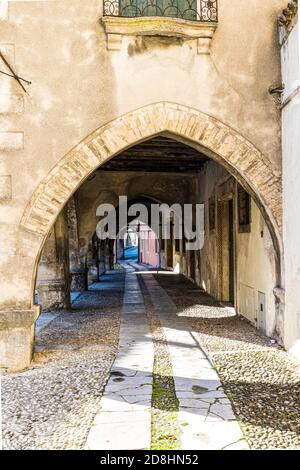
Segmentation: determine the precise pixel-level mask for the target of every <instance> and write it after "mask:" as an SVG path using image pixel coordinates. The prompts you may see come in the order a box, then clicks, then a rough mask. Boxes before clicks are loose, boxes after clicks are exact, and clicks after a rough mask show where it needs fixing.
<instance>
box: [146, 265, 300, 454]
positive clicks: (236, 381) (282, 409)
mask: <svg viewBox="0 0 300 470" xmlns="http://www.w3.org/2000/svg"><path fill="white" fill-rule="evenodd" d="M155 278H156V279H157V281H158V282H159V283H160V285H161V286H162V287H163V288H164V289H165V290H166V292H167V293H168V294H169V296H170V297H171V298H172V299H173V301H174V303H175V304H176V306H177V308H178V314H179V315H180V316H181V317H183V318H185V320H186V321H187V322H189V324H190V328H191V329H192V330H193V331H194V332H195V334H196V337H197V340H198V341H199V343H200V345H201V347H202V348H204V350H205V351H206V352H207V353H208V354H209V356H210V357H211V359H212V360H213V362H214V365H215V366H216V369H217V371H218V374H219V376H220V379H221V382H222V384H223V387H224V389H225V392H226V394H227V396H229V397H230V399H231V403H232V405H233V410H234V412H235V415H236V417H237V419H238V420H239V423H240V425H241V428H242V430H243V432H244V435H245V437H246V439H247V441H248V443H249V444H250V446H251V448H252V449H280V448H283V449H293V448H297V449H299V448H300V373H299V366H298V365H297V364H296V362H295V361H294V359H293V358H292V357H291V356H290V355H289V354H288V353H287V352H285V351H284V350H283V349H281V348H280V347H279V346H277V345H276V344H272V342H271V341H270V339H269V338H267V337H266V336H264V335H263V334H261V333H260V332H259V331H258V330H257V329H256V328H254V327H253V326H252V325H251V324H250V323H248V322H247V321H246V320H243V319H242V318H241V317H236V316H232V313H231V312H230V311H229V310H228V309H226V308H224V307H222V306H221V305H220V304H218V303H217V302H214V301H213V299H212V298H211V297H210V296H208V295H207V294H205V293H204V292H202V291H201V290H199V289H198V288H197V287H196V286H195V285H194V284H193V283H192V282H190V281H188V280H187V279H185V278H184V277H183V276H180V275H172V274H169V275H168V274H161V275H157V276H155Z"/></svg>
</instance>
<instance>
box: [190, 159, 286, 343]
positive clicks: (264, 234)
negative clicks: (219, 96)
mask: <svg viewBox="0 0 300 470" xmlns="http://www.w3.org/2000/svg"><path fill="white" fill-rule="evenodd" d="M228 178H229V175H228V174H226V172H225V170H224V169H223V168H221V167H220V166H219V165H216V164H215V163H214V162H210V163H208V164H207V166H206V168H205V170H204V171H203V172H202V173H201V175H200V184H199V188H200V193H199V200H200V201H201V202H204V203H205V209H206V210H205V243H204V247H203V249H202V250H201V252H200V260H201V262H200V265H201V275H200V280H199V281H200V285H201V286H202V287H203V288H204V289H205V290H207V291H208V292H209V293H210V294H212V295H214V296H215V297H217V298H218V297H219V298H220V287H219V268H218V256H219V252H218V226H217V223H218V221H217V217H216V226H215V229H214V230H210V229H209V210H208V207H209V202H210V201H215V204H217V201H218V199H219V197H220V196H222V197H224V196H225V197H227V194H226V193H225V194H223V193H222V194H220V193H221V190H220V188H224V185H226V187H228V197H232V199H233V204H234V245H235V249H234V251H235V307H236V310H237V312H238V313H240V314H241V315H243V316H245V317H246V318H247V319H248V320H249V321H251V322H252V323H253V324H255V325H256V326H258V324H259V292H261V293H263V294H265V296H266V302H265V306H266V310H265V312H266V313H265V317H266V333H267V334H268V335H273V334H274V333H275V330H276V327H277V325H276V309H275V297H274V294H273V289H274V287H275V286H276V277H275V257H274V248H273V244H272V240H271V237H270V233H269V230H268V228H267V226H266V224H265V221H264V219H263V217H262V215H261V213H260V211H259V209H258V207H257V205H256V204H255V202H254V201H253V200H252V199H251V231H250V232H249V233H240V232H239V228H238V221H237V193H236V182H235V181H233V180H232V179H228ZM199 281H198V282H199ZM279 335H281V336H283V332H282V331H281V332H279Z"/></svg>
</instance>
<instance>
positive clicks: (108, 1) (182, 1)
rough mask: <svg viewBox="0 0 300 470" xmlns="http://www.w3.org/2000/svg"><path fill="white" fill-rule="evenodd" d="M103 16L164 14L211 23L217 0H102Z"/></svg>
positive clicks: (165, 15)
mask: <svg viewBox="0 0 300 470" xmlns="http://www.w3.org/2000/svg"><path fill="white" fill-rule="evenodd" d="M103 6H104V8H103V10H104V15H105V16H119V17H126V18H134V17H142V16H150V17H153V16H164V17H171V18H182V19H184V20H192V21H202V22H206V23H212V22H217V21H218V3H217V0H152V1H151V2H149V1H148V0H104V1H103Z"/></svg>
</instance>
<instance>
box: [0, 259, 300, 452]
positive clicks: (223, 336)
mask: <svg viewBox="0 0 300 470" xmlns="http://www.w3.org/2000/svg"><path fill="white" fill-rule="evenodd" d="M140 269H141V268H140ZM128 273H129V276H128ZM126 277H127V281H126V286H125V271H124V270H117V271H115V272H112V273H109V274H108V275H107V276H104V277H103V278H102V280H101V282H100V283H95V284H94V285H93V286H92V287H91V290H90V291H89V292H86V293H83V294H82V295H81V296H80V297H79V298H78V299H77V300H76V301H75V303H74V306H73V309H72V310H71V311H65V312H61V313H60V314H59V315H56V314H51V313H50V314H47V315H45V316H44V317H41V319H40V320H39V322H38V325H37V339H36V352H35V355H34V361H33V363H32V366H31V368H30V369H29V370H28V371H25V372H22V373H14V374H7V375H6V376H4V377H3V378H2V419H3V447H4V449H83V448H102V447H103V448H107V449H110V448H116V447H118V444H116V439H115V441H114V443H112V441H111V442H104V444H103V442H100V441H99V436H100V434H99V432H100V431H101V429H100V428H101V427H103V425H104V424H105V425H107V426H108V427H109V428H110V431H111V432H110V436H111V439H114V432H115V430H116V423H118V426H119V428H120V431H122V433H123V434H122V435H123V436H126V440H124V439H123V441H122V446H121V447H122V448H136V446H137V447H138V448H148V447H149V446H150V441H151V445H152V449H157V448H176V447H177V448H185V449H187V448H190V447H191V446H192V448H194V449H197V448H200V449H201V448H215V449H216V448H217V449H219V448H231V449H239V448H247V445H249V446H250V447H251V448H252V449H268V448H300V439H299V436H300V376H299V368H298V366H297V364H296V363H295V362H294V361H293V359H292V358H291V356H290V355H289V354H287V353H286V352H285V351H283V350H282V349H281V348H280V347H279V346H277V345H276V344H273V343H272V342H271V340H270V339H269V338H267V337H265V336H264V335H262V334H260V333H259V332H258V331H257V330H256V329H255V328H254V327H253V326H252V325H250V324H249V323H248V322H247V321H246V320H243V319H241V318H239V317H236V316H234V315H233V313H232V311H230V310H229V309H227V308H225V307H222V306H221V305H220V304H219V303H217V302H215V301H214V300H213V299H212V298H211V297H210V296H208V295H207V294H205V293H204V292H203V291H201V290H200V289H199V288H197V287H196V286H195V285H194V284H193V283H192V282H190V281H188V280H187V279H185V278H184V277H183V276H180V275H174V274H171V273H161V274H155V273H154V272H152V273H151V272H146V273H143V272H140V273H138V274H135V273H133V270H132V269H129V270H128V269H127V275H126ZM138 279H140V282H137V280H138ZM121 312H122V316H121ZM120 318H123V320H122V327H121V335H120V339H119V326H120ZM150 332H151V336H152V337H151V336H150ZM118 339H119V344H118ZM153 346H154V347H153ZM145 347H146V348H147V353H146V354H145V353H144V348H145ZM153 352H154V357H153ZM162 352H163V355H164V357H163V358H161V357H158V355H160V354H161V353H162ZM206 355H207V356H208V357H207V356H206ZM116 357H117V358H116ZM115 358H116V360H115ZM114 360H115V362H114ZM210 361H211V363H210ZM153 363H154V369H153V374H154V375H153V380H152V365H153ZM112 364H114V365H113V367H112ZM111 367H112V369H111ZM214 367H215V369H216V370H217V372H218V374H217V373H216V370H215V369H214ZM110 369H111V374H109V372H110ZM109 375H110V378H109ZM108 379H109V381H108ZM106 383H107V386H106V387H105V384H106ZM104 387H105V394H106V395H104V396H103V391H104ZM166 392H167V393H166ZM151 394H152V409H151V416H152V427H150V418H149V413H150V402H151ZM102 396H103V398H104V400H103V399H102ZM228 399H229V400H230V401H229V400H228ZM103 405H104V406H103ZM105 407H106V408H105ZM101 410H102V413H101ZM99 412H100V413H99ZM112 413H113V415H112ZM120 413H123V416H125V414H124V413H126V417H127V418H128V417H129V419H127V418H126V420H123V421H122V419H120V417H121V414H120ZM108 414H109V415H108ZM99 415H101V417H99ZM129 415H130V416H129ZM112 416H114V423H113V425H112V423H111V417H112ZM102 418H103V419H102ZM107 418H109V419H107ZM236 419H237V420H238V421H236ZM170 420H172V422H170ZM99 425H101V426H100V428H99ZM97 427H98V431H97ZM160 427H161V428H162V429H160ZM99 430H100V431H99ZM150 430H151V431H152V436H150ZM241 430H242V432H241ZM132 431H134V434H132ZM102 434H103V433H102ZM106 435H107V434H106ZM135 436H138V439H137V440H135ZM229 436H230V439H229V440H228V439H227V437H229ZM104 437H105V436H104ZM244 438H245V439H246V441H247V442H246V441H245V439H244ZM224 439H225V440H226V442H225V444H224V442H223V441H224ZM118 440H119V441H120V439H119V438H118ZM106 441H109V439H106ZM227 441H228V442H227ZM247 443H248V444H247ZM105 446H106V447H105ZM130 446H131V447H130ZM121 447H120V448H121Z"/></svg>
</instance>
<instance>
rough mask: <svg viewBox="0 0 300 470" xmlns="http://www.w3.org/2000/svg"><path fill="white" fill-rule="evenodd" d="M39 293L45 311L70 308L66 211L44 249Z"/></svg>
mask: <svg viewBox="0 0 300 470" xmlns="http://www.w3.org/2000/svg"><path fill="white" fill-rule="evenodd" d="M37 291H38V300H39V304H40V305H41V306H42V309H43V310H46V311H47V310H59V309H64V308H66V309H67V308H70V271H69V246H68V226H67V217H66V210H64V211H63V212H62V213H61V214H60V215H59V216H58V218H57V221H56V222H55V225H54V227H53V229H52V230H51V232H50V234H49V236H48V238H47V240H46V243H45V246H44V248H43V252H42V256H41V260H40V263H39V267H38V276H37Z"/></svg>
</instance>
